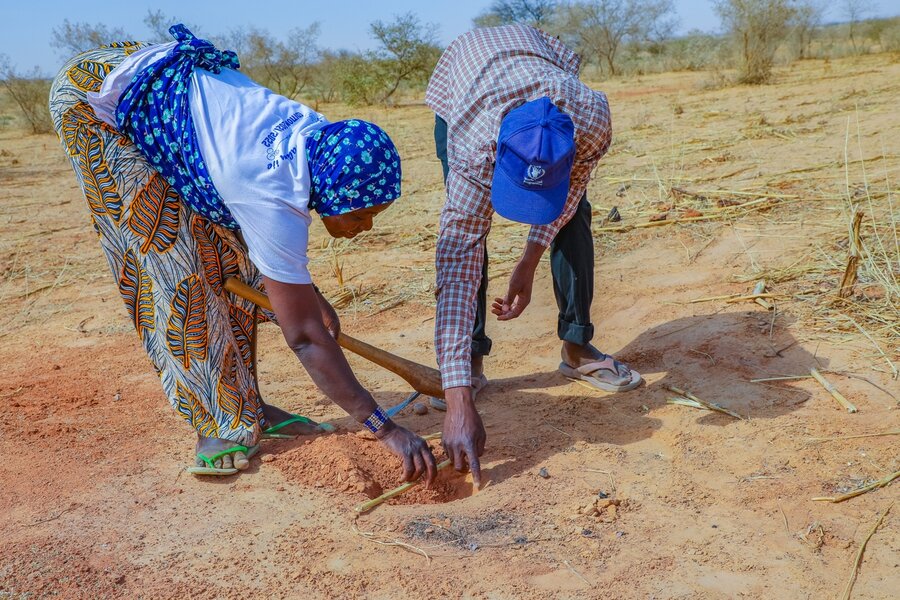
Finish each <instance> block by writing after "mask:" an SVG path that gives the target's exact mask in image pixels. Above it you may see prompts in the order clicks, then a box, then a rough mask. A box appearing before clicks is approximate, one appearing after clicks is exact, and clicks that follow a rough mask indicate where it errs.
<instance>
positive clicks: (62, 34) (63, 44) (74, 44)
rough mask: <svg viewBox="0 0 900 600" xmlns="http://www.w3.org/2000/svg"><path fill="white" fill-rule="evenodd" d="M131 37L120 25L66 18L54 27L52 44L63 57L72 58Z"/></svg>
mask: <svg viewBox="0 0 900 600" xmlns="http://www.w3.org/2000/svg"><path fill="white" fill-rule="evenodd" d="M130 39H134V38H133V37H131V36H130V35H128V34H127V33H125V31H124V30H123V29H122V28H120V27H114V28H109V27H107V26H106V25H104V24H103V23H72V22H71V21H69V20H68V19H65V20H63V23H62V25H60V26H59V27H54V28H53V35H52V38H51V39H50V45H51V46H53V47H54V48H56V49H58V50H59V53H60V56H62V57H63V58H70V57H72V56H75V55H76V54H78V53H80V52H84V51H85V50H92V49H94V48H98V47H100V46H102V45H104V44H109V43H111V42H122V41H125V40H130Z"/></svg>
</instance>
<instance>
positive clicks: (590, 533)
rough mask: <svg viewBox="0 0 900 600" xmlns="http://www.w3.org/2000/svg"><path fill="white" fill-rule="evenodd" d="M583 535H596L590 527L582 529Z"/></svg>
mask: <svg viewBox="0 0 900 600" xmlns="http://www.w3.org/2000/svg"><path fill="white" fill-rule="evenodd" d="M581 535H583V536H586V537H589V536H592V535H594V532H593V531H591V530H590V529H582V530H581Z"/></svg>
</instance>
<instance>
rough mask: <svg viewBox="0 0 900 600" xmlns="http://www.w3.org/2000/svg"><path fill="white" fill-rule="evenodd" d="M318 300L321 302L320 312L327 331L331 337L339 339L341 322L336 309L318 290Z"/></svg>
mask: <svg viewBox="0 0 900 600" xmlns="http://www.w3.org/2000/svg"><path fill="white" fill-rule="evenodd" d="M316 298H317V299H318V301H319V310H320V311H321V312H322V322H323V323H325V329H327V330H328V333H330V334H331V337H333V338H334V339H337V338H338V336H339V335H340V334H341V320H340V318H338V314H337V311H336V310H334V307H333V306H332V305H331V303H330V302H329V301H328V300H326V299H325V296H323V295H322V293H321V292H320V291H319V290H316Z"/></svg>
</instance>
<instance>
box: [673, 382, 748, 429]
mask: <svg viewBox="0 0 900 600" xmlns="http://www.w3.org/2000/svg"><path fill="white" fill-rule="evenodd" d="M665 387H666V389H667V390H669V391H670V392H673V393H675V394H678V395H679V396H683V397H682V398H666V403H667V404H679V405H681V406H690V407H692V408H702V409H705V410H711V411H714V412H719V413H722V414H725V415H728V416H729V417H734V418H735V419H739V420H741V421H743V420H744V417H742V416H741V415H739V414H737V413H736V412H734V411H732V410H729V409H727V408H725V407H724V406H722V405H721V404H716V403H713V402H707V401H706V400H701V399H700V398H698V397H697V396H695V395H694V394H692V393H691V392H686V391H684V390H682V389H680V388H677V387H675V386H674V385H667V386H665Z"/></svg>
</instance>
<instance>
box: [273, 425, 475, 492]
mask: <svg viewBox="0 0 900 600" xmlns="http://www.w3.org/2000/svg"><path fill="white" fill-rule="evenodd" d="M431 449H432V451H433V452H434V457H435V459H436V460H437V461H438V462H440V461H442V460H444V459H445V455H444V451H443V449H442V448H441V446H440V444H439V443H436V442H432V443H431ZM273 462H274V464H276V465H278V467H279V468H280V469H281V470H282V471H284V473H285V475H286V476H287V477H288V479H291V480H292V481H295V482H297V483H300V484H303V485H307V486H311V487H319V488H321V487H324V488H329V489H332V490H335V491H338V492H343V493H345V494H351V495H358V496H359V497H360V499H362V497H363V496H365V497H368V498H375V497H377V496H380V495H381V494H382V493H384V492H386V491H388V490H391V489H393V488H395V487H397V486H398V485H400V484H401V483H402V481H401V477H402V464H401V462H400V459H399V458H398V457H397V456H395V455H394V454H393V453H391V451H390V450H388V449H387V448H386V447H385V446H384V445H383V444H381V443H380V442H378V441H377V440H375V439H374V438H371V437H368V436H365V437H364V436H362V435H358V434H353V433H338V434H333V435H326V436H321V437H318V438H315V439H313V440H310V441H307V442H305V443H303V444H302V445H300V446H297V447H296V448H291V449H290V450H286V451H284V452H281V453H279V454H278V455H277V457H276V459H275V460H274V461H273ZM466 487H469V489H471V486H470V485H469V486H467V484H466V482H465V481H464V478H463V477H461V476H459V475H458V474H456V473H455V471H453V470H452V469H449V468H448V469H444V470H443V471H441V472H440V473H439V475H438V478H437V480H436V481H435V482H434V485H432V486H431V488H430V489H426V488H425V486H424V485H418V486H416V487H414V488H412V489H410V490H409V491H408V492H406V493H404V494H401V495H400V496H397V497H396V498H393V499H392V500H390V502H391V503H394V504H437V503H441V502H448V501H450V500H455V499H457V498H460V497H463V496H465V495H468V494H466V490H465V488H466Z"/></svg>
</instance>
